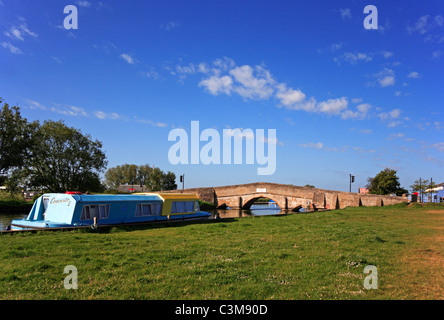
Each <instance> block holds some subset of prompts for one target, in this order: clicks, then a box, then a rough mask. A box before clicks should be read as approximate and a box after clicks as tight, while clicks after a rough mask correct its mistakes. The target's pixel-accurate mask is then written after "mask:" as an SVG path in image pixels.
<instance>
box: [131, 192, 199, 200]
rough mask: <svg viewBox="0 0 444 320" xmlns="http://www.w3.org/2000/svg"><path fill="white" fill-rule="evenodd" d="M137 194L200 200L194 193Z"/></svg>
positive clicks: (171, 198)
mask: <svg viewBox="0 0 444 320" xmlns="http://www.w3.org/2000/svg"><path fill="white" fill-rule="evenodd" d="M136 194H137V195H158V196H160V197H161V198H162V199H163V200H199V197H198V196H197V195H195V194H194V193H162V192H159V193H136Z"/></svg>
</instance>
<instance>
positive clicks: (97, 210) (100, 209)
mask: <svg viewBox="0 0 444 320" xmlns="http://www.w3.org/2000/svg"><path fill="white" fill-rule="evenodd" d="M109 207H110V205H109V204H94V205H85V206H83V209H82V215H81V216H80V220H91V219H94V217H97V218H98V219H108V214H109Z"/></svg>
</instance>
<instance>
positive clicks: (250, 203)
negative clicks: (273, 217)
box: [242, 197, 285, 210]
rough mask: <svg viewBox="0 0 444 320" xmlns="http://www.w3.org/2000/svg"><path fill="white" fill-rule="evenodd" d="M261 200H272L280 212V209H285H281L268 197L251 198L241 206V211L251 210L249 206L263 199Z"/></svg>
mask: <svg viewBox="0 0 444 320" xmlns="http://www.w3.org/2000/svg"><path fill="white" fill-rule="evenodd" d="M263 198H266V199H270V200H273V201H274V202H275V203H276V205H277V206H278V207H279V209H281V210H282V209H285V208H282V207H281V206H280V205H279V204H278V202H277V201H276V200H274V199H272V198H270V197H254V198H251V199H250V200H248V201H247V202H245V203H244V204H243V206H242V209H243V210H249V209H250V208H251V206H252V205H253V204H254V203H255V202H256V201H257V200H259V199H263Z"/></svg>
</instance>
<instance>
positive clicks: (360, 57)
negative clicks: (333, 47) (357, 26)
mask: <svg viewBox="0 0 444 320" xmlns="http://www.w3.org/2000/svg"><path fill="white" fill-rule="evenodd" d="M372 60H373V57H372V55H371V54H369V53H364V52H344V53H343V54H342V55H340V56H339V57H336V58H334V61H335V62H337V63H338V64H340V62H341V61H345V62H348V63H350V64H357V63H358V62H360V61H362V62H369V61H372Z"/></svg>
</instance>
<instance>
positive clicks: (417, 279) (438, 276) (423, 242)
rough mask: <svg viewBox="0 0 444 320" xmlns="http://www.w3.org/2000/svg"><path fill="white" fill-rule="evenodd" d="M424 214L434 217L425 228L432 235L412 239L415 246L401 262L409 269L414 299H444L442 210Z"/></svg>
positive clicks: (443, 222) (443, 227) (443, 217)
mask: <svg viewBox="0 0 444 320" xmlns="http://www.w3.org/2000/svg"><path fill="white" fill-rule="evenodd" d="M426 212H427V213H430V214H433V215H436V216H433V218H432V219H430V220H429V223H428V224H427V225H426V226H425V227H426V228H427V229H429V230H433V234H432V235H427V236H421V237H417V238H416V239H414V242H415V245H414V246H412V247H411V248H410V249H409V250H408V254H407V256H405V257H404V259H402V260H404V261H405V267H407V268H409V269H410V272H411V273H410V274H411V275H412V279H411V281H412V284H413V285H414V286H415V288H416V293H415V294H414V298H415V299H433V300H434V299H444V275H443V272H442V270H444V235H443V233H442V230H443V229H444V210H428V211H426Z"/></svg>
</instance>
